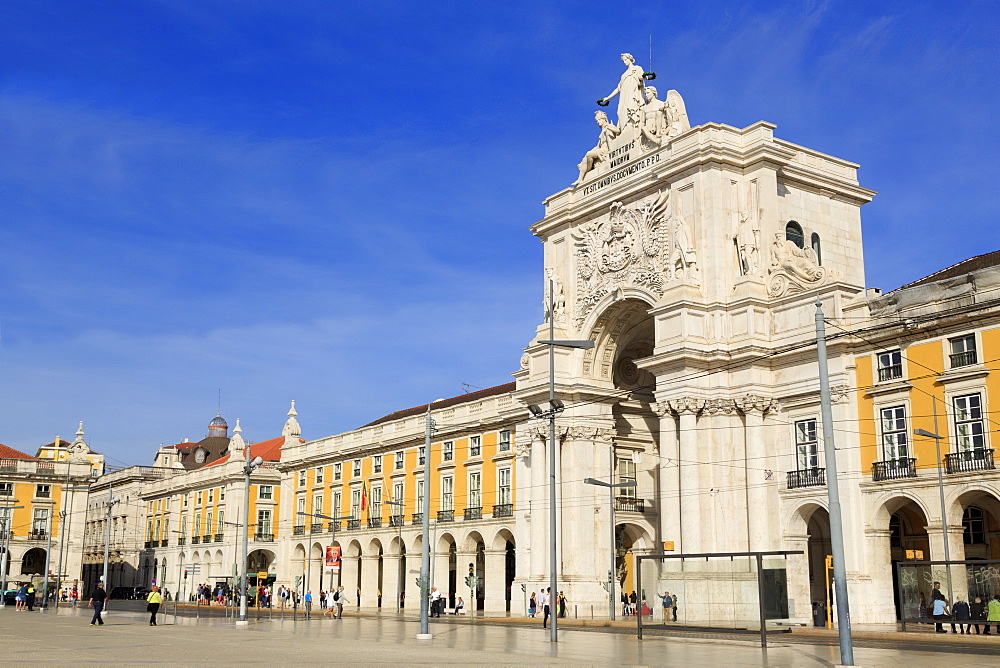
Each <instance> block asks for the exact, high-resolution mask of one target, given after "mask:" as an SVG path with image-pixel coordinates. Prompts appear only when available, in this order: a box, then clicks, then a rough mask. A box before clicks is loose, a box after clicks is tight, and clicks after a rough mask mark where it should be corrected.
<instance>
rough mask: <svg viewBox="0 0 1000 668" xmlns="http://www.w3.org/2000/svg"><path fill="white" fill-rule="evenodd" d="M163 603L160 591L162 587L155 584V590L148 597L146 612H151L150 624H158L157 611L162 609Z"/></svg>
mask: <svg viewBox="0 0 1000 668" xmlns="http://www.w3.org/2000/svg"><path fill="white" fill-rule="evenodd" d="M161 605H163V595H162V594H161V593H160V588H159V587H157V586H156V585H153V590H152V591H150V592H149V596H147V597H146V612H148V613H149V625H150V626H156V613H158V612H159V611H160V606H161Z"/></svg>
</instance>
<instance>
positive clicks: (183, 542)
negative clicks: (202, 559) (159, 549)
mask: <svg viewBox="0 0 1000 668" xmlns="http://www.w3.org/2000/svg"><path fill="white" fill-rule="evenodd" d="M177 544H178V545H180V546H182V547H183V546H184V545H186V544H187V538H183V537H181V538H178V539H177Z"/></svg>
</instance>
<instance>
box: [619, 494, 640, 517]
mask: <svg viewBox="0 0 1000 668" xmlns="http://www.w3.org/2000/svg"><path fill="white" fill-rule="evenodd" d="M618 511H624V512H626V513H642V512H645V511H646V499H637V498H635V497H632V496H616V497H615V512H618Z"/></svg>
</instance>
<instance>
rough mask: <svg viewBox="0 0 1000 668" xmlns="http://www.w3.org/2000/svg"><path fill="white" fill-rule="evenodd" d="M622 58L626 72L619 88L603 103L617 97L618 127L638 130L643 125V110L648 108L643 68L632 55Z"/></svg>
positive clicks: (625, 54) (622, 56) (624, 55)
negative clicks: (644, 94) (645, 107)
mask: <svg viewBox="0 0 1000 668" xmlns="http://www.w3.org/2000/svg"><path fill="white" fill-rule="evenodd" d="M621 58H622V62H623V63H624V64H625V72H624V74H622V76H621V79H619V80H618V86H617V87H615V89H614V90H613V91H611V93H610V94H609V95H608V96H607V97H605V98H603V101H605V102H607V101H609V100H611V98H613V97H614V96H615V95H617V96H618V127H619V128H621V129H622V130H624V129H625V126H626V125H628V126H630V127H632V128H633V129H635V130H638V129H639V127H640V126H641V124H642V108H643V107H644V106H646V100H645V99H644V96H643V93H642V89H643V79H642V68H641V67H639V66H638V65H636V64H635V58H633V57H632V54H631V53H623V54H622V55H621Z"/></svg>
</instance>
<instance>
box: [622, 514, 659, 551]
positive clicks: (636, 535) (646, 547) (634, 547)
mask: <svg viewBox="0 0 1000 668" xmlns="http://www.w3.org/2000/svg"><path fill="white" fill-rule="evenodd" d="M618 527H622V534H623V536H625V537H626V538H628V539H629V543H630V544H629V547H628V551H629V552H632V553H633V554H644V553H648V552H651V551H652V550H653V549H654V545H653V536H655V535H656V530H655V529H654V528H653V525H652V524H650V523H649V522H647V521H646V520H644V519H632V518H629V519H626V520H622V521H615V535H617V534H618Z"/></svg>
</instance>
